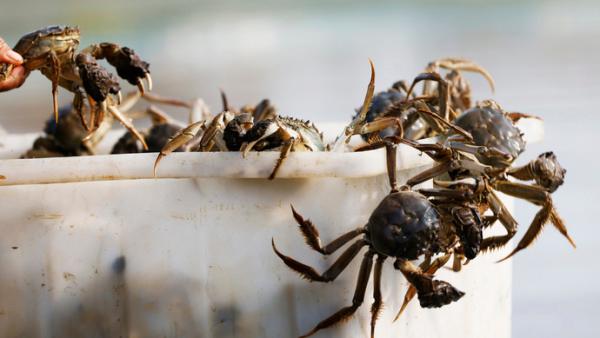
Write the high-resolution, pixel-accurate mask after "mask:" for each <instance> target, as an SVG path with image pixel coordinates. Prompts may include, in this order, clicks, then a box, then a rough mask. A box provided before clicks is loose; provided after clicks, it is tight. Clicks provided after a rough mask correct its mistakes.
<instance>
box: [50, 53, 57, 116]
mask: <svg viewBox="0 0 600 338" xmlns="http://www.w3.org/2000/svg"><path fill="white" fill-rule="evenodd" d="M48 59H49V61H50V64H51V68H52V70H51V72H52V73H51V74H52V79H51V80H52V108H53V109H54V121H55V122H56V123H58V82H59V79H60V61H59V60H58V56H56V53H55V52H50V53H49V54H48Z"/></svg>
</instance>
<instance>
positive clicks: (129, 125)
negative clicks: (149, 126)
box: [108, 105, 148, 150]
mask: <svg viewBox="0 0 600 338" xmlns="http://www.w3.org/2000/svg"><path fill="white" fill-rule="evenodd" d="M108 111H109V112H110V113H111V114H112V115H113V116H114V117H115V118H116V119H117V120H119V122H121V124H122V125H123V126H124V127H125V128H127V130H129V132H131V133H132V134H133V136H135V138H137V139H138V140H139V141H140V142H141V143H142V146H143V147H144V150H148V145H147V144H146V140H145V139H144V136H143V135H142V134H141V133H140V132H139V131H138V130H137V129H135V127H134V126H133V124H132V123H131V121H130V119H129V118H127V117H126V116H125V115H123V113H121V112H120V111H119V109H117V107H116V106H112V105H109V106H108Z"/></svg>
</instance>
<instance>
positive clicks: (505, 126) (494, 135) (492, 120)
mask: <svg viewBox="0 0 600 338" xmlns="http://www.w3.org/2000/svg"><path fill="white" fill-rule="evenodd" d="M454 124H455V125H457V126H459V127H461V128H463V129H465V130H466V131H468V132H469V133H471V135H472V136H473V139H474V141H475V144H476V145H478V146H485V147H488V148H495V149H497V150H500V151H501V152H504V153H506V154H508V155H510V157H511V158H510V159H508V160H507V159H503V158H500V157H487V156H483V155H479V154H478V155H477V159H478V160H479V161H480V162H481V163H483V164H487V165H491V166H495V167H501V168H504V167H508V166H510V165H511V164H512V162H513V161H514V160H515V159H516V158H517V157H518V156H519V155H520V154H521V153H522V152H523V151H524V150H525V140H524V139H523V134H522V133H521V131H520V130H519V128H517V127H516V126H515V125H514V124H513V122H512V121H511V120H510V119H509V118H508V117H507V116H506V115H505V114H504V112H502V110H500V109H498V108H495V107H492V106H485V107H475V108H472V109H469V110H467V111H466V112H464V113H463V114H461V115H460V116H459V117H457V118H456V120H454Z"/></svg>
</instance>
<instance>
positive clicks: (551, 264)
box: [0, 0, 600, 337]
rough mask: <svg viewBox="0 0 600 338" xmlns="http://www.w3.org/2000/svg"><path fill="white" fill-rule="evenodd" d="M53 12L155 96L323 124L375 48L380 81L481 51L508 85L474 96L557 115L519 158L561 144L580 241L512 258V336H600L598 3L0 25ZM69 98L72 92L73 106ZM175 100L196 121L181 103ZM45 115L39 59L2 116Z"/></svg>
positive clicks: (7, 34) (351, 5)
mask: <svg viewBox="0 0 600 338" xmlns="http://www.w3.org/2000/svg"><path fill="white" fill-rule="evenodd" d="M49 24H69V25H78V26H79V27H80V28H81V31H82V44H81V45H82V46H86V45H88V44H90V43H92V42H100V41H113V42H117V43H119V44H122V45H127V46H130V47H132V48H134V49H135V50H136V51H137V52H138V53H139V54H140V55H142V56H143V57H144V58H145V59H146V60H147V61H149V62H150V63H151V71H152V76H153V79H154V84H155V89H154V91H155V92H157V93H160V94H164V95H168V96H175V97H180V98H184V99H192V98H196V97H201V98H203V99H204V100H205V101H206V102H207V103H208V104H209V105H210V106H212V107H214V108H216V109H218V108H219V107H220V105H221V103H220V98H219V91H218V90H219V88H222V89H224V90H225V91H226V93H227V94H228V96H229V100H230V103H232V104H234V105H237V106H241V105H243V104H246V103H252V104H254V103H257V102H258V101H259V100H261V99H262V98H266V97H268V98H270V99H271V100H272V102H274V103H275V105H276V106H277V107H278V108H279V109H280V111H281V112H282V113H284V114H289V115H294V116H296V117H301V118H306V119H310V120H315V121H348V120H349V118H350V116H351V115H352V114H353V113H354V109H355V108H356V107H358V106H360V104H361V102H362V99H363V96H364V91H365V87H366V84H367V82H368V77H369V68H368V63H367V59H368V58H372V59H373V60H374V62H375V65H376V70H377V82H376V85H377V89H378V91H380V90H384V89H386V88H387V87H389V86H390V85H391V84H392V83H393V82H395V81H396V80H399V79H407V80H411V79H412V78H413V77H414V76H415V75H417V74H418V73H419V72H420V71H421V70H423V68H424V67H425V66H426V64H427V63H428V62H429V61H431V60H434V59H436V58H441V57H446V56H458V57H465V58H469V59H472V60H474V61H476V62H477V63H479V64H480V65H482V66H484V67H485V68H487V69H488V70H489V71H490V72H491V74H492V75H493V76H494V78H495V80H496V86H497V91H496V93H495V94H492V93H491V92H490V91H489V89H488V88H487V86H486V83H485V82H484V81H483V79H482V78H480V77H478V76H472V75H467V76H468V78H469V79H470V80H471V83H472V84H473V87H474V98H475V99H477V100H481V99H485V98H494V99H496V100H497V101H498V102H499V103H501V104H502V105H503V106H504V107H505V108H506V109H508V110H514V111H520V112H526V113H530V114H535V115H538V116H541V117H542V118H543V119H544V120H545V122H546V125H545V130H546V139H545V141H544V142H543V144H541V145H540V144H538V145H532V146H530V147H529V148H528V149H527V152H526V153H525V154H524V155H522V156H521V162H525V161H527V160H528V159H531V158H533V157H535V156H537V155H538V154H539V153H541V152H542V151H547V150H553V151H555V153H556V154H557V155H558V157H559V159H560V161H561V163H562V164H563V166H564V167H566V168H567V169H568V173H567V178H566V183H565V185H564V186H563V187H561V188H560V189H559V190H558V191H557V192H556V193H555V194H554V200H555V203H556V205H557V208H558V211H559V212H560V213H561V215H562V216H563V218H564V219H565V220H566V221H567V225H568V226H569V230H570V232H571V235H572V237H573V238H574V239H575V241H576V242H577V244H578V248H577V250H573V249H572V248H571V247H569V245H568V243H567V242H566V241H565V240H564V239H563V238H562V237H561V236H560V235H559V234H558V232H557V231H556V230H555V229H553V228H552V227H551V226H548V227H547V228H546V229H545V232H544V233H543V234H542V236H541V237H540V239H539V240H538V241H537V242H536V243H535V245H534V246H533V247H532V248H530V249H529V250H527V251H524V252H522V253H520V254H519V255H517V256H516V257H515V259H514V260H513V263H514V292H513V295H514V297H513V319H514V320H513V336H514V337H561V336H567V335H568V336H571V337H598V336H599V333H600V328H599V327H598V325H597V323H595V322H594V320H597V319H598V318H600V311H599V310H598V307H597V304H598V303H599V302H600V289H599V288H598V287H597V284H598V282H597V281H598V278H600V273H599V272H598V270H597V268H598V266H599V265H598V263H597V260H596V254H597V251H596V250H595V249H596V248H597V247H598V245H599V244H600V238H599V237H600V230H598V229H596V228H595V226H597V224H596V223H595V222H594V221H593V220H595V219H598V216H597V215H596V214H594V210H595V209H596V208H598V202H599V201H600V199H599V198H598V191H599V190H600V184H599V182H598V178H597V176H595V175H594V174H595V173H597V172H598V171H599V169H600V160H599V159H598V157H597V149H596V147H597V145H598V140H597V137H596V136H598V132H599V131H600V130H599V129H600V128H599V127H598V124H599V122H600V117H598V112H597V111H596V110H597V109H598V106H599V105H598V104H599V103H600V102H599V101H600V99H599V95H598V93H600V81H599V80H598V76H599V75H600V42H599V41H600V2H598V1H569V2H566V1H476V0H464V1H453V2H450V1H441V0H440V1H433V0H428V1H408V2H398V1H376V2H375V1H373V2H370V3H367V2H365V1H331V0H329V1H317V0H314V1H292V0H283V1H282V0H279V1H275V0H266V1H253V2H252V3H250V2H248V1H242V0H239V1H227V2H224V1H216V0H210V1H197V0H195V1H193V0H171V1H159V0H134V1H127V2H125V1H117V0H103V1H75V0H58V1H52V2H43V4H40V3H39V2H34V1H30V0H21V1H3V4H2V10H1V11H0V36H2V37H3V38H4V39H5V40H6V41H7V42H8V43H9V44H10V45H14V44H15V43H16V41H17V40H18V39H19V38H20V37H21V36H22V35H24V34H25V33H27V32H30V31H33V30H35V29H37V28H41V27H43V26H46V25H49ZM124 87H128V85H124ZM131 89H133V88H131ZM70 98H71V95H70V94H68V93H64V91H63V92H62V94H61V101H62V102H63V103H67V102H69V100H70ZM173 113H174V115H175V116H176V117H177V118H180V119H182V120H186V112H185V111H174V112H173ZM50 114H51V96H50V82H49V81H48V80H46V79H45V78H44V77H43V76H42V75H41V74H40V73H39V72H36V73H33V74H32V75H31V76H30V77H29V79H28V81H27V82H26V83H25V85H24V86H23V87H22V88H20V89H19V90H14V91H11V92H8V93H2V94H1V95H0V125H2V126H3V127H4V128H5V129H7V130H8V131H9V132H11V133H18V132H32V131H41V129H42V126H43V123H44V120H45V119H47V118H48V117H50ZM516 209H517V214H516V218H517V219H518V220H520V224H521V229H525V228H526V227H527V226H528V225H529V221H530V220H531V219H533V216H534V214H535V212H536V211H537V210H536V209H535V208H534V207H532V206H530V205H528V204H527V203H525V202H519V203H517V206H516ZM523 232H524V231H523V230H522V231H520V232H519V234H518V235H517V236H522V234H523ZM482 306H485V304H482ZM474 310H476V309H474Z"/></svg>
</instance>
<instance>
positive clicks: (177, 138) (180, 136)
mask: <svg viewBox="0 0 600 338" xmlns="http://www.w3.org/2000/svg"><path fill="white" fill-rule="evenodd" d="M203 127H204V121H199V122H196V123H192V124H191V125H189V126H187V127H185V128H183V129H181V130H180V131H178V132H177V133H176V134H175V135H173V137H172V138H171V140H169V142H167V144H165V146H164V147H163V148H162V149H161V150H160V153H159V154H158V156H157V157H156V160H155V161H154V167H153V170H154V177H156V169H157V168H158V163H159V162H160V161H161V160H162V159H163V157H165V156H167V155H169V154H170V153H172V152H173V151H174V150H175V149H178V148H179V147H181V146H183V145H184V144H186V143H188V142H189V141H191V140H192V139H193V138H194V137H196V135H197V134H198V133H199V132H200V131H201V130H202V128H203Z"/></svg>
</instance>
